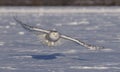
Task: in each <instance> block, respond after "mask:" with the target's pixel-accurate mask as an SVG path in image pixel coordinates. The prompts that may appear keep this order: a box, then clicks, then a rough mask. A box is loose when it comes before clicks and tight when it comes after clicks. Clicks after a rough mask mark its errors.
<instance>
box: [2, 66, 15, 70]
mask: <svg viewBox="0 0 120 72" xmlns="http://www.w3.org/2000/svg"><path fill="white" fill-rule="evenodd" d="M0 69H5V70H16V68H15V67H11V66H7V67H0Z"/></svg>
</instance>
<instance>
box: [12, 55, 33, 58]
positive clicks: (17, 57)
mask: <svg viewBox="0 0 120 72" xmlns="http://www.w3.org/2000/svg"><path fill="white" fill-rule="evenodd" d="M12 58H16V59H25V58H32V56H27V55H26V56H13V57H12Z"/></svg>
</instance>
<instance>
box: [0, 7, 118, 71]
mask: <svg viewBox="0 0 120 72" xmlns="http://www.w3.org/2000/svg"><path fill="white" fill-rule="evenodd" d="M14 16H16V17H17V19H19V20H20V21H22V22H24V23H26V24H28V25H32V26H37V27H40V28H43V29H47V30H51V29H56V30H57V31H59V32H60V33H62V34H65V35H68V36H71V37H73V38H76V39H80V40H82V41H84V42H87V43H90V44H93V45H97V46H104V47H105V48H106V49H104V50H100V51H91V50H88V49H87V48H84V47H82V46H80V45H78V44H76V43H74V42H71V41H65V42H63V44H62V45H59V46H56V47H47V46H45V45H43V44H41V43H40V42H39V39H38V38H37V37H36V36H34V34H32V33H30V32H28V31H25V30H24V29H23V28H22V27H21V26H20V25H19V24H17V22H16V21H15V20H14V18H13V17H14ZM119 71H120V8H119V7H1V8H0V72H119Z"/></svg>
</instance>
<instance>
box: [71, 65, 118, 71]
mask: <svg viewBox="0 0 120 72" xmlns="http://www.w3.org/2000/svg"><path fill="white" fill-rule="evenodd" d="M70 68H71V69H92V70H93V69H94V70H105V69H120V67H106V66H71V67H70Z"/></svg>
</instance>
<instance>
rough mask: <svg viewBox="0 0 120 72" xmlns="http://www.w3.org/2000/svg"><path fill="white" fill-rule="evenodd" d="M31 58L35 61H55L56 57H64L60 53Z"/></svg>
mask: <svg viewBox="0 0 120 72" xmlns="http://www.w3.org/2000/svg"><path fill="white" fill-rule="evenodd" d="M31 56H32V58H34V59H37V60H53V59H57V57H58V56H63V57H64V56H65V55H63V54H61V53H54V54H48V55H45V54H44V55H31Z"/></svg>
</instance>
